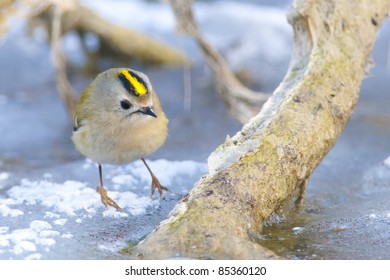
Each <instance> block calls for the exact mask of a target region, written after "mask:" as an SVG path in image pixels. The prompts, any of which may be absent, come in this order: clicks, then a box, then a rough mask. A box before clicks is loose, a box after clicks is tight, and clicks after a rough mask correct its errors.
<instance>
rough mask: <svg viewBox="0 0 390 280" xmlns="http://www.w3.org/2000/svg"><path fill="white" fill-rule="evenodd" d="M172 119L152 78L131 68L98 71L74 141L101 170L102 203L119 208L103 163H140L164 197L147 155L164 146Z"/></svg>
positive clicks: (83, 102) (79, 116) (81, 103)
mask: <svg viewBox="0 0 390 280" xmlns="http://www.w3.org/2000/svg"><path fill="white" fill-rule="evenodd" d="M167 133H168V119H167V118H166V116H165V114H164V111H163V110H162V108H161V104H160V100H159V98H158V96H157V94H156V92H155V91H154V89H153V87H152V85H151V83H150V81H149V78H148V77H147V76H146V75H145V74H143V73H141V72H139V71H135V70H132V69H128V68H113V69H109V70H106V71H104V72H102V73H100V74H99V75H98V76H97V77H96V79H95V80H94V81H93V82H92V83H91V84H90V85H89V86H88V87H87V88H86V89H85V90H84V92H83V93H82V94H81V96H80V100H79V102H78V104H77V110H76V116H75V119H74V128H73V135H72V140H73V143H74V144H75V146H76V149H77V150H78V151H79V152H80V153H81V154H83V155H85V156H86V157H87V158H89V159H91V160H93V161H95V162H96V163H97V164H98V166H99V177H100V186H99V187H97V192H98V193H100V196H101V200H102V203H103V204H104V205H105V206H106V207H107V206H112V207H115V208H116V209H117V210H121V208H120V207H119V206H118V204H117V203H116V202H115V201H114V200H113V199H111V198H110V197H109V196H108V195H107V192H106V190H105V188H104V186H103V176H102V164H114V165H122V164H127V163H130V162H132V161H135V160H137V159H142V161H143V162H144V164H145V166H146V167H147V169H148V171H149V173H150V175H151V177H152V187H151V188H152V190H151V194H152V195H153V193H154V191H155V189H157V190H158V192H159V193H160V196H161V195H162V191H163V190H168V189H167V188H166V187H164V186H162V185H161V184H160V182H159V181H158V180H157V178H156V176H155V175H154V174H153V173H152V171H151V170H150V168H149V166H148V165H147V163H146V161H145V159H144V157H145V156H147V155H149V154H151V153H153V152H154V151H156V150H157V149H158V148H159V147H161V145H162V144H163V143H164V142H165V140H166V138H167Z"/></svg>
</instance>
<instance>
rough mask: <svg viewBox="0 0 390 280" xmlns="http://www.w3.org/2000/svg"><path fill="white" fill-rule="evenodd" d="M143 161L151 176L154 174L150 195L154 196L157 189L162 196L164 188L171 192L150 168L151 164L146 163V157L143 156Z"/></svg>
mask: <svg viewBox="0 0 390 280" xmlns="http://www.w3.org/2000/svg"><path fill="white" fill-rule="evenodd" d="M141 159H142V161H143V163H144V164H145V166H146V168H147V169H148V171H149V173H150V176H152V192H151V195H150V196H153V194H154V191H155V189H157V190H158V193H159V194H160V197H161V196H162V193H163V190H164V191H167V192H170V190H169V189H168V188H167V187H164V186H162V185H161V184H160V182H159V181H158V179H157V178H156V176H154V174H153V172H152V170H151V169H150V167H149V165H148V164H147V163H146V161H145V159H144V158H141Z"/></svg>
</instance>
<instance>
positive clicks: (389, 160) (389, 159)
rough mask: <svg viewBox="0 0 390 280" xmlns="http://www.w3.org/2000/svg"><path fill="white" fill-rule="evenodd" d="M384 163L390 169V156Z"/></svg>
mask: <svg viewBox="0 0 390 280" xmlns="http://www.w3.org/2000/svg"><path fill="white" fill-rule="evenodd" d="M383 163H384V164H385V165H387V166H388V167H390V156H388V157H387V158H386V159H385V160H384V161H383Z"/></svg>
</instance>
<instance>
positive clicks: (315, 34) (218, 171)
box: [129, 0, 390, 259]
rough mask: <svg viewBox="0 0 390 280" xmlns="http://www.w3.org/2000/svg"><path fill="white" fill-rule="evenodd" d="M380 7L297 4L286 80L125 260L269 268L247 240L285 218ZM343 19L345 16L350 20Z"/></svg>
mask: <svg viewBox="0 0 390 280" xmlns="http://www.w3.org/2000/svg"><path fill="white" fill-rule="evenodd" d="M389 9H390V2H389V1H387V0H361V1H352V0H350V1H338V0H333V1H332V0H309V1H308V0H305V1H303V0H297V1H295V2H294V3H293V7H292V10H291V11H290V13H289V15H288V19H289V22H290V23H291V24H292V26H293V28H294V35H295V45H294V52H293V57H292V60H291V63H290V67H289V70H288V72H287V74H286V76H285V78H284V80H283V82H282V83H281V84H280V85H279V87H278V88H277V89H276V90H275V92H274V93H273V95H272V97H271V98H270V99H269V100H268V101H267V102H266V103H265V105H264V106H263V108H262V110H261V112H260V113H259V114H258V115H257V116H256V117H254V118H253V119H251V121H250V122H249V123H248V124H246V125H245V126H244V127H243V129H242V130H241V131H240V132H238V133H237V134H236V135H235V136H234V137H232V138H231V139H227V141H226V142H225V143H224V144H222V145H221V146H220V147H219V148H218V149H217V150H216V151H214V152H213V153H212V154H211V156H210V157H209V174H208V175H207V176H205V177H203V178H202V179H201V180H200V181H199V182H198V183H196V184H195V186H194V187H193V189H192V191H191V192H190V194H189V195H188V197H186V198H185V199H183V200H182V201H180V202H179V203H178V205H177V206H176V207H175V208H174V210H173V211H172V213H171V214H170V215H169V217H168V218H167V219H166V220H165V221H163V222H162V223H161V224H160V225H159V226H158V227H157V228H156V229H155V230H154V231H153V232H152V233H151V234H150V235H149V236H148V237H147V238H146V239H145V240H143V241H142V242H141V243H139V244H138V245H137V246H136V247H133V248H132V249H131V250H129V252H130V253H131V257H135V258H148V259H151V258H152V259H156V258H178V257H179V258H205V259H210V258H211V259H239V258H245V259H256V258H277V256H276V255H275V254H273V253H272V252H270V251H268V250H266V249H265V248H263V247H261V246H260V245H258V244H257V243H256V242H255V241H256V236H257V235H258V234H259V233H261V230H262V226H263V223H264V222H265V221H267V219H269V217H270V216H271V215H273V214H275V213H278V214H282V213H283V211H290V209H291V206H292V205H294V203H296V202H297V201H299V199H300V198H301V197H302V193H303V191H304V188H305V185H306V182H307V180H308V178H309V177H310V175H311V174H312V172H313V171H314V169H315V168H316V166H317V165H318V164H319V163H320V161H321V160H322V159H323V157H324V156H325V155H326V154H327V153H328V151H329V150H330V149H331V147H332V146H333V145H334V143H335V141H336V139H337V137H338V136H339V135H340V133H341V131H342V130H343V128H344V126H345V125H346V123H347V121H348V119H349V118H350V116H351V114H352V111H353V109H354V107H355V105H356V103H357V100H358V96H359V89H360V84H361V80H362V79H363V78H364V77H365V74H366V64H367V62H368V60H369V56H370V53H371V50H372V47H373V44H374V41H375V35H376V31H377V29H378V28H379V26H380V24H381V23H382V21H383V20H384V19H385V17H386V16H387V15H388V11H389ZM351 11H353V13H351Z"/></svg>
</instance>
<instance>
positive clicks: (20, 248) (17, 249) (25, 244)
mask: <svg viewBox="0 0 390 280" xmlns="http://www.w3.org/2000/svg"><path fill="white" fill-rule="evenodd" d="M36 250H37V246H36V245H35V244H34V243H33V242H31V241H25V240H23V241H21V242H19V243H17V244H16V245H15V246H14V253H15V254H16V255H19V254H21V253H23V252H24V251H36Z"/></svg>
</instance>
